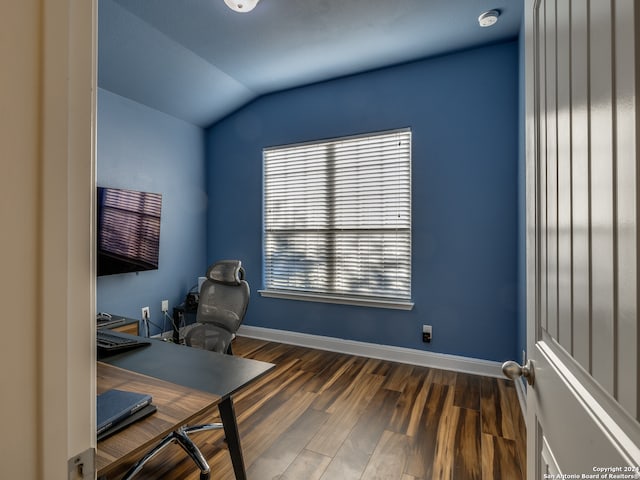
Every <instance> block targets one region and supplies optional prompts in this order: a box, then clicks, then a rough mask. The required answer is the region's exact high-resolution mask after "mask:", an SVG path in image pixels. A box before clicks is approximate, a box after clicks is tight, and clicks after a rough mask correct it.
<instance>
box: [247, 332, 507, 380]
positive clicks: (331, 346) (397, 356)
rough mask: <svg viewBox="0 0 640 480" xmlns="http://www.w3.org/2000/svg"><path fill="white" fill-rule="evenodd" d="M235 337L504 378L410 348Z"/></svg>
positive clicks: (494, 367)
mask: <svg viewBox="0 0 640 480" xmlns="http://www.w3.org/2000/svg"><path fill="white" fill-rule="evenodd" d="M238 335H239V336H243V337H249V338H256V339H259V340H267V341H270V342H279V343H286V344H289V345H298V346H301V347H309V348H317V349H319V350H328V351H330V352H338V353H346V354H349V355H357V356H360V357H368V358H377V359H381V360H388V361H391V362H399V363H408V364H410V365H418V366H421V367H431V368H440V369H443V370H453V371H455V372H462V373H471V374H474V375H484V376H487V377H498V378H504V377H503V375H502V366H501V364H500V363H499V362H493V361H489V360H482V359H479V358H470V357H462V356H458V355H449V354H446V353H434V352H425V351H422V350H416V349H413V348H404V347H393V346H389V345H379V344H376V343H367V342H358V341H354V340H345V339H342V338H334V337H324V336H321V335H311V334H308V333H298V332H289V331H285V330H276V329H273V328H264V327H254V326H251V325H241V326H240V329H239V330H238Z"/></svg>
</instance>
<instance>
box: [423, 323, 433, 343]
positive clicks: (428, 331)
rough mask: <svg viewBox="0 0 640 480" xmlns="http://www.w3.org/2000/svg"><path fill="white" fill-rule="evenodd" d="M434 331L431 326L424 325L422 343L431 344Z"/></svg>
mask: <svg viewBox="0 0 640 480" xmlns="http://www.w3.org/2000/svg"><path fill="white" fill-rule="evenodd" d="M432 333H433V329H432V327H431V325H422V341H423V342H425V343H429V342H430V341H431V337H432Z"/></svg>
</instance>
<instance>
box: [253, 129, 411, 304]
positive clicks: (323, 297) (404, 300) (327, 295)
mask: <svg viewBox="0 0 640 480" xmlns="http://www.w3.org/2000/svg"><path fill="white" fill-rule="evenodd" d="M391 135H405V136H407V137H408V142H409V145H408V154H407V156H408V158H407V159H406V162H407V163H405V164H403V165H402V168H401V170H402V177H401V178H402V179H403V181H404V183H405V185H404V186H403V188H406V189H408V191H407V190H405V191H404V196H405V198H403V199H402V205H403V206H404V208H405V209H406V211H407V212H408V227H403V228H400V230H403V231H405V240H404V241H403V243H402V246H403V247H404V248H405V251H406V250H408V252H407V253H405V255H404V256H403V257H401V258H404V259H405V260H406V261H407V262H408V271H407V270H405V275H407V277H408V280H407V281H406V283H408V287H407V288H406V289H404V291H405V293H404V294H402V295H398V296H393V295H382V296H376V295H369V294H362V295H361V294H358V293H354V292H348V293H345V294H342V293H333V292H316V291H311V290H310V291H306V290H302V289H300V290H296V289H295V288H286V289H279V288H273V286H267V285H266V284H267V279H268V278H267V276H268V273H267V263H268V252H267V235H268V233H267V228H268V225H267V208H268V207H267V200H268V199H267V155H268V153H269V152H277V151H280V152H282V151H284V150H286V149H295V148H302V147H310V148H315V147H324V148H334V147H335V145H336V144H339V143H340V142H345V143H346V142H352V141H357V140H358V139H365V138H373V137H382V136H391ZM331 145H333V146H331ZM354 158H357V157H354ZM385 160H386V159H385ZM322 161H323V162H325V163H328V162H330V160H329V159H328V158H327V155H324V154H323V156H322ZM320 168H324V165H321V166H320ZM411 171H412V132H411V129H410V128H401V129H393V130H385V131H377V132H369V133H365V134H360V135H350V136H341V137H334V138H328V139H321V140H314V141H309V142H302V143H295V144H286V145H278V146H273V147H267V148H264V149H263V175H262V181H263V228H262V233H263V239H262V264H263V285H265V288H264V289H261V290H258V293H259V294H260V295H261V296H263V297H268V298H281V299H291V300H302V301H312V302H322V303H333V304H344V305H359V306H368V307H376V308H389V309H398V310H411V309H412V308H413V306H414V303H413V301H412V234H413V232H412V227H413V226H412V183H411ZM407 177H408V178H407ZM354 178H358V181H359V182H363V180H362V179H360V177H357V176H355V177H354ZM272 201H273V197H272ZM385 204H388V202H386V201H385ZM357 205H358V208H361V205H360V204H357ZM381 213H382V215H384V212H383V211H382V210H381ZM333 214H334V212H333V211H332V215H333ZM377 221H378V222H379V223H382V220H380V219H379V218H378V220H377ZM355 230H356V231H358V230H363V231H366V230H368V231H370V232H372V231H373V230H375V228H373V229H372V228H369V229H367V228H365V227H360V228H356V229H355ZM300 231H301V232H304V231H305V229H300ZM323 231H324V232H326V233H325V234H327V235H332V234H335V232H334V233H332V229H331V228H328V227H326V226H325V227H324V228H323ZM389 231H392V230H389ZM407 233H408V238H407V237H406V234H407ZM362 237H363V238H366V236H365V235H362ZM357 238H360V235H357ZM380 244H382V243H380ZM330 258H333V259H335V257H333V256H331V255H330ZM333 263H334V264H335V262H333ZM396 265H397V264H396ZM329 268H331V267H329ZM405 278H406V277H405ZM407 290H408V292H407ZM407 293H408V295H407Z"/></svg>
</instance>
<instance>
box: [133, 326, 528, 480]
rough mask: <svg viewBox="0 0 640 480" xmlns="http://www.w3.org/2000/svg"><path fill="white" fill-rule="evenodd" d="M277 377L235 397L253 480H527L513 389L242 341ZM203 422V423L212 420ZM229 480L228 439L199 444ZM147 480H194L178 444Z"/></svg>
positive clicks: (215, 435)
mask: <svg viewBox="0 0 640 480" xmlns="http://www.w3.org/2000/svg"><path fill="white" fill-rule="evenodd" d="M233 348H234V353H235V354H236V355H240V356H243V357H248V358H255V359H258V360H264V361H267V362H273V363H275V364H276V365H277V367H276V368H275V369H274V370H273V371H272V372H271V373H270V374H269V375H268V376H266V377H264V378H262V379H261V380H260V381H259V382H257V383H256V384H255V385H253V386H252V387H251V388H248V389H246V390H245V391H243V392H241V393H239V394H238V395H236V396H235V407H236V414H237V416H238V424H239V430H240V435H241V439H242V444H243V449H244V457H245V463H246V466H247V475H248V478H249V480H267V479H269V480H272V479H278V480H285V479H287V480H316V479H317V480H351V479H354V480H355V479H363V480H373V479H380V480H440V479H453V480H467V479H484V480H501V479H502V480H520V479H524V478H525V476H526V475H525V474H524V473H523V472H525V469H526V466H525V464H526V461H525V451H526V445H525V442H526V434H525V427H524V422H523V419H522V415H521V413H520V407H519V404H518V399H517V395H516V392H515V388H514V386H513V384H512V382H510V381H508V380H502V379H496V378H488V377H480V376H475V375H467V374H462V373H455V372H449V371H444V370H437V369H431V368H426V367H416V366H411V365H405V364H400V363H393V362H388V361H383V360H374V359H367V358H362V357H354V356H350V355H344V354H339V353H332V352H325V351H320V350H313V349H308V348H302V347H295V346H290V345H283V344H278V343H272V342H264V341H260V340H253V339H249V338H242V337H239V338H237V339H236V341H235V343H234V347H233ZM212 420H213V419H211V418H207V419H205V421H212ZM193 438H194V440H195V442H196V444H197V445H198V446H199V447H200V449H201V450H202V452H203V454H204V455H205V457H207V459H208V460H209V463H210V465H211V468H212V472H213V473H212V479H223V480H227V479H229V480H232V479H233V478H234V476H233V471H232V469H231V461H230V459H229V455H228V452H227V450H226V448H225V444H224V441H223V435H222V432H221V431H215V432H208V433H202V434H199V435H198V436H197V437H196V436H194V437H193ZM136 478H139V479H154V480H155V479H169V480H174V479H188V480H197V479H198V478H199V472H198V470H197V469H196V468H195V465H194V464H193V463H192V461H191V460H190V459H188V458H187V457H186V455H185V454H184V452H183V451H182V450H181V449H180V448H179V447H177V446H174V445H172V446H170V447H168V448H167V449H166V450H165V451H163V452H162V454H161V455H159V456H158V457H156V458H155V459H153V460H152V461H151V462H150V463H148V464H147V465H146V466H145V468H144V469H143V470H142V472H141V473H140V474H139V475H138V477H136Z"/></svg>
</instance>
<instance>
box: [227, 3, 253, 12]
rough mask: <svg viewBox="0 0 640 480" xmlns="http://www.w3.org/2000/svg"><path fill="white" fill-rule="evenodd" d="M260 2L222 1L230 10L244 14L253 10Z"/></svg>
mask: <svg viewBox="0 0 640 480" xmlns="http://www.w3.org/2000/svg"><path fill="white" fill-rule="evenodd" d="M259 1H260V0H224V3H226V4H227V7H229V8H230V9H231V10H233V11H235V12H240V13H245V12H250V11H251V10H253V9H254V8H255V7H256V5H257V4H258V2H259Z"/></svg>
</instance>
